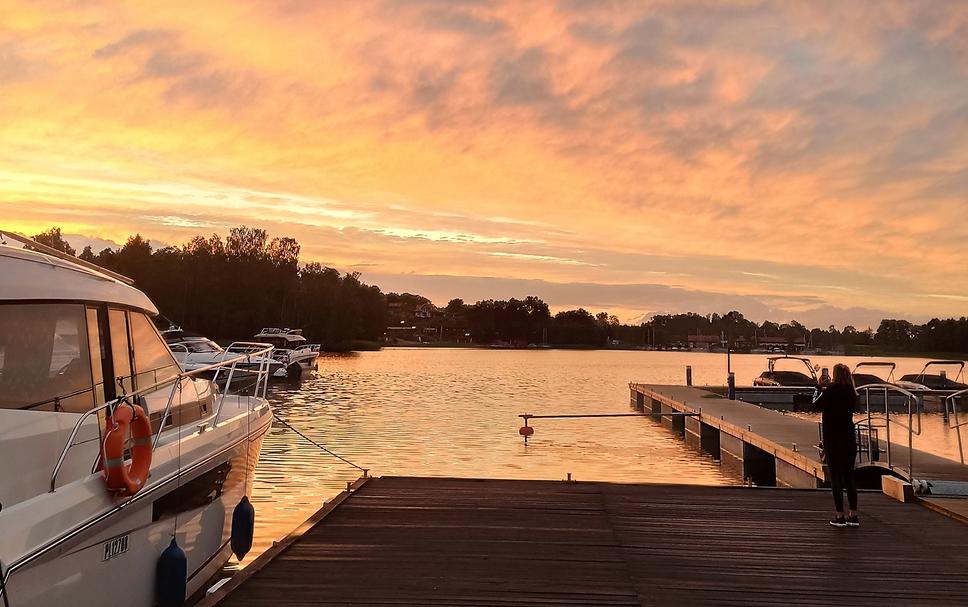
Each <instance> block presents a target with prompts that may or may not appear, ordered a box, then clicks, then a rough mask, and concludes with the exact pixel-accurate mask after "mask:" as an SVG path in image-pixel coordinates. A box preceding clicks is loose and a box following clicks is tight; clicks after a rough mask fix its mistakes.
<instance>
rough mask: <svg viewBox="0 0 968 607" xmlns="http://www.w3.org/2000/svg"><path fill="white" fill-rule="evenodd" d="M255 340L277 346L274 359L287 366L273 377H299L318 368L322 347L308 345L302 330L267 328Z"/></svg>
mask: <svg viewBox="0 0 968 607" xmlns="http://www.w3.org/2000/svg"><path fill="white" fill-rule="evenodd" d="M254 339H255V340H256V341H257V342H263V343H267V344H272V345H273V346H275V350H274V351H273V352H272V357H273V358H275V359H276V360H277V361H279V362H281V363H282V364H283V365H285V366H284V368H282V369H280V370H278V371H276V372H275V374H274V375H273V377H299V376H302V375H303V374H305V373H309V372H310V371H312V370H314V369H315V368H316V359H317V358H319V350H320V346H319V344H311V343H308V342H307V340H306V338H305V337H303V334H302V329H277V328H275V327H266V328H264V329H262V330H261V331H259V332H258V333H257V334H256V335H255V338H254Z"/></svg>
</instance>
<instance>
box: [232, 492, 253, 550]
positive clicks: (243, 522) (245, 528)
mask: <svg viewBox="0 0 968 607" xmlns="http://www.w3.org/2000/svg"><path fill="white" fill-rule="evenodd" d="M254 532H255V508H254V507H253V506H252V502H250V501H249V497H248V496H244V497H243V498H242V501H240V502H239V505H238V506H236V507H235V511H234V512H233V513H232V553H233V554H235V558H237V559H239V560H240V561H241V560H242V559H244V558H245V555H246V554H248V553H249V550H251V549H252V534H253V533H254Z"/></svg>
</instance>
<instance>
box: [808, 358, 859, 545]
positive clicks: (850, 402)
mask: <svg viewBox="0 0 968 607" xmlns="http://www.w3.org/2000/svg"><path fill="white" fill-rule="evenodd" d="M813 406H814V409H816V410H819V411H821V413H822V421H821V427H822V429H823V450H824V454H825V456H826V460H827V462H826V463H827V470H828V471H829V473H830V487H831V489H833V493H834V507H835V508H836V510H837V514H836V515H835V516H834V518H833V520H831V521H830V524H831V525H833V526H834V527H860V521H859V520H858V519H857V482H856V481H855V479H854V460H855V459H856V457H857V440H856V438H855V435H854V409H855V407H856V406H857V391H856V389H855V388H854V377H853V375H851V373H850V369H849V368H848V367H847V365H843V364H837V365H834V372H833V378H832V379H831V381H830V383H829V385H827V387H826V389H824V390H823V392H822V393H821V394H820V396H819V397H818V398H817V400H816V401H814V404H813ZM844 491H846V492H847V505H848V508H849V509H848V510H847V515H846V516H844Z"/></svg>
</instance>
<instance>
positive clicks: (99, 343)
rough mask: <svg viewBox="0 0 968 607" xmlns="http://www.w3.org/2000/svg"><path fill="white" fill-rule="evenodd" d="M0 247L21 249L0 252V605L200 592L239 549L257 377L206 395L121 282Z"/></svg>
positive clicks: (252, 454) (266, 418)
mask: <svg viewBox="0 0 968 607" xmlns="http://www.w3.org/2000/svg"><path fill="white" fill-rule="evenodd" d="M12 240H17V241H19V242H21V243H26V244H28V246H29V247H30V248H31V249H33V250H27V249H24V248H22V247H14V246H5V245H2V244H0V276H2V280H0V462H3V466H4V470H5V471H4V472H3V473H2V474H0V605H3V606H4V607H7V606H9V607H49V606H51V605H65V606H66V605H70V606H71V607H86V606H92V607H93V606H98V607H100V606H102V605H107V604H110V605H117V606H132V607H151V606H152V605H154V604H156V602H157V600H158V598H159V594H158V593H159V592H162V593H169V596H168V598H167V599H166V600H168V601H170V600H171V599H170V596H171V593H176V594H184V595H185V596H191V595H193V594H196V593H198V592H200V591H203V590H204V587H205V584H206V582H207V581H209V580H211V579H212V578H213V576H214V575H216V574H217V573H218V571H219V570H220V568H221V567H222V566H223V565H224V563H225V562H226V560H227V559H228V558H229V556H230V551H231V550H232V549H233V548H235V549H236V551H241V552H243V553H244V551H245V550H246V549H247V548H245V545H246V537H248V545H249V546H251V537H252V523H251V522H247V521H251V520H252V516H249V515H247V514H246V509H248V508H250V507H251V506H250V505H249V502H248V497H247V496H249V495H251V488H252V482H253V475H254V471H255V468H256V464H257V463H258V461H259V451H260V448H261V445H262V440H263V437H264V435H265V434H266V432H267V431H268V430H269V427H270V422H271V419H272V413H271V411H270V408H269V405H268V403H267V401H266V400H265V390H266V385H267V379H268V377H267V376H268V368H267V367H266V365H265V364H263V365H262V367H261V368H260V369H257V370H255V371H252V372H254V373H256V374H257V375H258V377H259V380H258V383H257V384H256V386H255V390H254V391H252V393H251V394H250V395H247V396H241V395H234V394H233V393H232V392H233V386H232V382H227V383H228V385H227V386H226V389H225V390H219V389H218V388H217V387H216V386H215V384H214V383H213V382H212V381H209V380H207V379H202V378H200V377H199V376H198V375H197V373H198V372H184V371H183V370H182V369H181V368H180V367H179V366H178V363H177V362H176V361H175V359H174V358H173V357H172V354H171V351H170V350H169V349H168V348H167V347H166V346H165V342H164V340H163V339H162V337H161V335H160V334H159V332H158V330H157V329H156V328H155V326H154V324H153V323H152V321H151V317H152V316H153V315H155V314H157V310H156V309H155V306H154V305H153V304H152V302H151V301H150V300H149V299H148V298H147V297H146V296H145V295H144V293H142V292H141V291H139V290H137V289H135V288H134V287H132V286H131V285H130V281H127V280H126V279H124V277H122V276H119V275H117V274H113V273H110V272H108V271H106V270H102V269H99V268H97V266H94V265H93V264H88V263H86V262H83V261H80V260H74V258H72V257H70V256H67V255H65V254H63V253H59V252H57V251H54V250H53V249H49V248H47V247H44V246H43V245H38V244H35V243H33V242H32V241H29V240H27V239H26V238H23V237H22V236H19V235H12V234H10V233H9V232H3V233H2V234H0V241H6V242H10V241H12ZM38 251H43V252H38ZM253 348H254V346H253ZM270 353H271V347H269V346H264V347H263V348H262V350H261V351H257V352H256V353H255V355H257V356H263V357H266V356H268V355H269V354H270ZM248 359H249V355H248V354H245V355H240V356H238V357H234V358H233V357H227V358H226V360H225V361H223V363H222V365H221V366H222V367H224V368H226V372H227V373H228V372H233V371H234V374H236V375H239V376H241V375H246V374H248V373H249V372H248V371H241V370H239V369H234V366H236V365H238V364H239V363H243V362H250V361H249V360H248ZM126 426H127V427H129V428H128V429H126ZM129 430H130V437H129V436H128V431H129ZM240 512H241V513H242V516H235V517H233V513H236V514H239V513H240ZM248 512H249V513H251V510H249V511H248ZM233 520H235V524H233ZM176 544H177V545H176ZM237 547H238V548H237ZM179 549H180V550H179ZM163 554H164V556H162V555H163ZM172 563H174V565H172ZM183 565H184V569H182V568H181V567H182V566H183ZM156 572H164V573H165V575H162V573H158V574H157V575H158V576H159V579H165V580H169V581H170V580H174V583H173V584H159V587H158V588H159V589H156ZM172 572H174V573H172Z"/></svg>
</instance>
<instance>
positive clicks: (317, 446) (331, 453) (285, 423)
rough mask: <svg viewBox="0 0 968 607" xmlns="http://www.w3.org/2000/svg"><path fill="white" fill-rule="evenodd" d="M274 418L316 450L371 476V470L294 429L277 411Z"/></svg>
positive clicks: (364, 474)
mask: <svg viewBox="0 0 968 607" xmlns="http://www.w3.org/2000/svg"><path fill="white" fill-rule="evenodd" d="M272 417H274V418H275V420H276V421H277V422H279V423H280V424H282V425H283V426H285V427H287V428H289V429H290V430H292V431H293V432H295V433H296V434H298V435H299V436H301V437H302V438H303V439H305V440H306V441H308V442H310V443H312V444H313V445H314V446H315V447H316V448H318V449H320V450H322V451H325V452H326V453H328V454H330V455H332V456H333V457H335V458H336V459H338V460H339V461H341V462H343V463H344V464H347V465H349V466H352V467H354V468H356V469H357V470H360V471H362V472H363V476H367V474H369V472H370V471H369V469H367V468H364V467H362V466H357V465H356V464H354V463H353V462H351V461H350V460H348V459H346V458H345V457H343V456H342V455H339V454H338V453H333V452H332V451H330V450H329V449H327V448H326V447H325V446H323V445H320V444H319V443H317V442H316V441H314V440H313V439H311V438H309V437H308V436H306V435H305V434H303V433H302V432H300V431H299V430H297V429H295V428H293V427H292V425H291V424H289V422H287V421H286V420H284V419H282V418H281V417H279V415H277V414H276V412H275V411H273V412H272Z"/></svg>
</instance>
